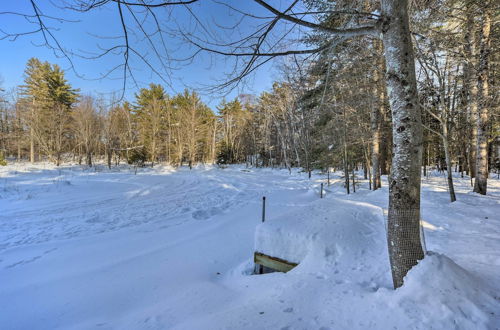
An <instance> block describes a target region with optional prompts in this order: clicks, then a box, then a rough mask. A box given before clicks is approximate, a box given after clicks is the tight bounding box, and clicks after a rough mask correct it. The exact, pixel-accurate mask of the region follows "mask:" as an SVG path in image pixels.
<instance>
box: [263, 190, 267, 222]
mask: <svg viewBox="0 0 500 330" xmlns="http://www.w3.org/2000/svg"><path fill="white" fill-rule="evenodd" d="M264 221H266V196H263V197H262V222H264Z"/></svg>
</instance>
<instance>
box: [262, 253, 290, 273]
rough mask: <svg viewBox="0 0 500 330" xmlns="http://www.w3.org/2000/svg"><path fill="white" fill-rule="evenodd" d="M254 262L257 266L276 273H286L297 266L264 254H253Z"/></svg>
mask: <svg viewBox="0 0 500 330" xmlns="http://www.w3.org/2000/svg"><path fill="white" fill-rule="evenodd" d="M254 262H255V263H256V264H258V265H261V266H264V267H267V268H272V269H274V270H276V271H278V272H283V273H286V272H288V271H290V270H291V269H293V268H294V267H295V266H297V265H298V264H296V263H293V262H289V261H286V260H283V259H280V258H276V257H271V256H268V255H266V254H264V253H260V252H255V254H254Z"/></svg>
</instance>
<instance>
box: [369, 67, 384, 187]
mask: <svg viewBox="0 0 500 330" xmlns="http://www.w3.org/2000/svg"><path fill="white" fill-rule="evenodd" d="M381 67H383V66H381ZM379 69H380V68H379V67H378V66H377V68H376V69H375V84H376V86H377V87H376V91H377V93H378V104H375V105H374V107H373V108H372V111H371V112H370V125H371V131H372V141H371V142H372V143H371V144H372V173H373V174H372V180H373V183H372V187H373V190H377V189H378V188H380V187H381V181H380V137H381V134H380V130H381V124H380V120H381V118H380V117H381V113H382V111H383V108H384V103H385V102H384V91H383V89H384V87H383V86H382V85H381V80H382V79H380V74H379V71H378V70H379Z"/></svg>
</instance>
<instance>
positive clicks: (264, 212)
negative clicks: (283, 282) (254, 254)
mask: <svg viewBox="0 0 500 330" xmlns="http://www.w3.org/2000/svg"><path fill="white" fill-rule="evenodd" d="M264 221H266V196H262V223H264ZM259 274H264V266H262V265H259Z"/></svg>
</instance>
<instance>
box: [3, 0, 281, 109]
mask: <svg viewBox="0 0 500 330" xmlns="http://www.w3.org/2000/svg"><path fill="white" fill-rule="evenodd" d="M55 2H56V3H60V1H59V0H56V1H55ZM61 2H62V1H61ZM37 3H38V5H39V6H40V9H41V10H42V11H43V13H44V14H46V15H53V16H56V17H62V18H65V19H68V20H78V22H74V23H73V22H65V23H59V22H57V21H53V20H47V19H46V20H45V22H46V23H47V25H50V26H52V27H53V28H54V30H52V32H53V34H54V35H55V36H56V37H57V39H58V41H59V42H60V43H61V44H62V45H63V47H65V48H67V49H69V50H70V51H74V52H78V53H80V54H82V53H83V52H87V51H93V52H97V51H98V50H99V47H105V48H106V47H110V46H111V45H113V44H116V43H120V42H122V41H120V40H119V39H111V38H107V39H106V38H103V37H113V36H118V35H120V34H121V31H122V30H121V24H120V19H119V16H118V15H117V6H116V4H115V3H111V4H109V5H106V6H105V7H104V8H102V9H99V10H94V11H92V12H90V13H85V14H78V13H75V12H73V11H70V10H67V9H61V8H56V7H54V6H52V5H51V4H50V1H46V0H38V2H37ZM238 5H239V6H240V7H239V8H242V9H245V10H250V11H252V12H253V13H258V14H264V13H265V14H266V15H269V13H267V12H265V10H264V9H263V8H260V7H258V6H255V5H254V4H253V2H250V1H241V2H238ZM190 8H191V9H192V10H193V11H195V12H196V14H197V16H198V17H200V18H201V19H202V20H203V22H204V25H205V26H206V27H208V29H209V30H210V31H209V32H208V33H214V31H216V32H215V33H219V37H221V33H223V34H224V35H223V36H222V38H226V37H227V39H228V40H229V39H231V40H233V39H236V38H237V36H238V35H240V34H245V33H247V32H249V31H251V30H253V28H254V26H252V25H251V24H252V23H251V22H248V21H244V22H243V24H240V25H239V27H238V29H221V28H220V27H216V26H215V24H214V22H218V23H221V22H223V23H224V24H225V25H226V27H229V26H231V25H232V24H233V23H235V22H236V21H237V20H239V16H238V15H236V14H235V13H234V12H232V11H230V10H229V9H228V8H225V7H223V6H220V5H217V4H216V3H214V2H211V1H207V0H202V1H201V3H200V4H196V5H194V6H192V7H190ZM0 12H18V13H26V14H32V13H33V8H32V7H31V3H30V1H29V0H15V1H6V0H4V1H1V3H0ZM159 13H160V15H159V19H160V20H162V21H165V22H168V23H167V24H169V26H170V27H177V26H181V27H182V28H183V29H184V28H185V29H186V31H185V32H193V33H197V31H196V29H201V27H200V26H199V25H196V23H195V22H194V18H193V16H192V15H191V14H190V13H189V11H188V10H187V9H186V8H182V7H179V6H177V7H176V8H175V9H174V10H171V11H170V10H164V11H160V12H159ZM0 18H1V19H0V29H1V30H3V31H5V32H24V31H29V30H32V29H33V28H35V27H36V25H34V24H30V23H29V22H28V21H27V20H25V19H24V18H23V17H19V16H16V15H10V14H9V15H6V14H3V15H0ZM125 19H126V20H127V22H128V24H129V26H130V27H131V28H133V29H134V31H135V32H138V30H137V28H134V27H135V23H134V22H133V17H132V16H131V15H130V14H125ZM149 22H151V20H149ZM144 26H145V27H146V28H150V29H151V28H152V26H151V25H150V23H146V24H144ZM189 29H191V30H189ZM134 31H131V36H130V39H131V43H132V44H133V46H134V47H136V48H137V49H140V50H145V49H149V48H148V47H149V46H148V45H147V43H146V42H144V41H140V40H139V39H138V37H137V36H134ZM42 42H43V36H42V34H41V33H36V34H32V35H28V36H22V37H19V38H17V40H15V41H12V40H10V39H9V38H5V39H3V40H0V54H2V56H1V61H0V77H1V80H2V87H3V88H4V89H7V90H8V89H10V88H12V87H15V86H17V85H20V84H22V82H23V71H24V68H25V65H26V62H27V61H28V59H29V58H31V57H37V58H39V59H41V60H43V61H49V62H50V63H54V64H58V65H60V66H61V67H62V68H63V69H65V70H66V76H67V78H68V80H69V82H70V83H71V84H72V85H73V86H74V87H75V88H80V89H81V91H82V92H83V93H93V94H98V93H105V94H108V95H109V93H112V92H114V91H115V92H117V93H119V92H120V91H121V90H122V84H123V80H122V71H121V70H120V71H117V72H115V73H114V74H112V75H111V77H109V78H104V79H100V80H95V78H98V77H100V76H101V75H102V74H104V73H105V72H107V71H108V70H110V69H111V68H113V67H114V66H115V65H116V64H117V63H120V61H122V60H123V56H122V55H113V54H111V55H108V56H106V57H104V58H101V59H99V60H86V59H82V58H78V57H72V59H73V61H74V64H75V68H76V70H77V71H78V73H79V74H81V75H83V76H85V77H86V78H88V79H90V80H88V79H82V78H80V77H78V76H77V75H76V74H75V73H74V72H72V71H71V70H70V69H69V62H68V60H67V59H64V58H58V57H56V56H55V55H54V53H53V51H51V50H50V49H47V48H46V47H42V46H39V45H40V44H41V43H42ZM155 42H156V45H157V47H158V48H159V49H160V48H161V47H160V46H159V40H158V39H156V40H155ZM166 42H167V44H168V48H169V49H168V52H169V55H170V56H173V57H176V58H181V57H185V56H188V55H189V54H191V53H192V51H193V49H192V48H191V47H189V46H188V45H185V44H183V43H182V42H181V41H180V38H179V37H175V36H174V37H172V38H168V39H167V40H166ZM152 52H153V51H152V50H148V51H147V53H148V54H149V55H151V54H152ZM161 55H162V56H163V55H164V53H161ZM152 63H153V65H155V66H157V67H159V65H158V64H157V63H155V62H154V60H153V61H152ZM231 64H232V63H231V60H229V61H228V60H224V59H223V58H221V57H215V56H211V55H209V54H201V55H200V56H198V57H197V58H196V60H194V61H193V62H192V63H190V64H179V63H176V64H175V66H176V67H177V69H176V70H174V71H173V72H172V73H173V75H170V74H169V75H168V77H165V80H168V81H172V84H171V86H170V87H168V86H166V89H167V91H168V92H169V94H173V93H174V92H180V91H182V90H183V89H184V88H185V87H196V86H198V85H215V84H216V83H217V80H224V79H225V77H226V74H227V73H229V72H231ZM131 66H132V68H133V73H134V76H135V78H136V79H137V83H138V85H139V86H140V87H144V86H146V85H147V84H149V83H150V82H155V83H162V80H161V79H160V78H159V77H157V76H155V75H154V74H153V73H152V71H151V69H149V68H148V67H147V66H146V65H145V64H143V63H142V62H141V61H138V60H137V58H135V59H133V60H132V62H131ZM277 78H278V76H277V74H276V73H275V70H273V68H272V64H271V62H270V64H267V65H265V66H264V67H262V68H261V69H259V70H258V71H256V73H255V74H254V75H252V76H250V78H249V79H247V80H246V82H247V83H246V84H245V85H244V86H242V87H240V88H238V89H237V90H233V91H232V92H231V93H230V94H229V95H227V96H226V97H227V98H232V97H234V96H236V95H237V94H239V93H242V92H243V93H254V94H259V93H260V92H262V91H263V90H266V89H269V88H270V87H271V85H272V81H273V80H275V79H277ZM128 82H129V83H128V85H127V89H126V92H125V97H126V99H128V100H130V101H133V95H134V93H135V92H136V91H137V87H136V86H135V85H134V84H133V83H132V81H131V80H130V79H129V81H128ZM162 84H163V83H162ZM222 96H223V95H221V94H220V93H219V94H212V95H209V94H205V95H202V98H203V99H204V100H205V102H207V103H208V104H209V105H210V106H211V107H212V108H214V107H215V106H216V105H217V104H218V103H219V102H220V99H221V98H222Z"/></svg>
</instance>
